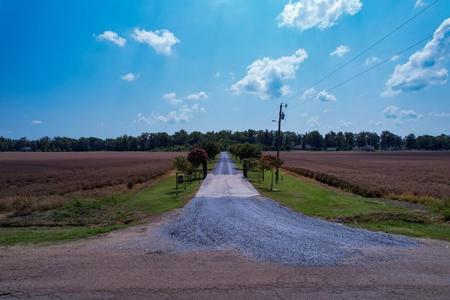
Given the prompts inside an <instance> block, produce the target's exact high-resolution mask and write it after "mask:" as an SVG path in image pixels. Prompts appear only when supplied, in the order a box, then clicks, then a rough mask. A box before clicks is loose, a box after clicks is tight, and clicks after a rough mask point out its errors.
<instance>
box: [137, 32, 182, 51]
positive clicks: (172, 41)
mask: <svg viewBox="0 0 450 300" xmlns="http://www.w3.org/2000/svg"><path fill="white" fill-rule="evenodd" d="M132 37H133V38H134V39H135V40H136V41H138V42H139V43H144V44H147V45H149V46H150V47H152V48H153V49H155V51H156V53H159V54H163V55H170V54H171V53H172V47H173V46H174V45H176V44H177V43H179V42H180V40H179V39H178V38H177V37H176V36H175V35H174V34H173V33H172V32H170V31H169V30H167V29H161V30H155V31H146V30H145V29H140V28H135V29H134V30H133V35H132Z"/></svg>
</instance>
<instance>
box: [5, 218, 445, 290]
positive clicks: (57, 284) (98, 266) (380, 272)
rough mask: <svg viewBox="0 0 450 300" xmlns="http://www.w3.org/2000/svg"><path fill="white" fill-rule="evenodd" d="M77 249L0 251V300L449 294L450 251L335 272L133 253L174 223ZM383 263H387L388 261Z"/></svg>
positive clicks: (227, 257) (201, 255)
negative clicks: (141, 242) (150, 237)
mask: <svg viewBox="0 0 450 300" xmlns="http://www.w3.org/2000/svg"><path fill="white" fill-rule="evenodd" d="M178 213H179V212H178V211H173V212H170V213H168V214H166V215H165V216H163V217H161V218H155V219H153V220H152V222H151V223H149V224H147V225H142V226H136V227H131V228H127V229H124V230H119V231H116V232H111V233H109V234H106V235H103V236H100V237H97V238H92V239H88V240H84V241H79V242H72V243H67V244H63V245H56V246H46V247H33V248H31V247H1V248H0V265H1V266H2V272H0V291H1V292H0V298H2V299H3V298H5V299H8V298H16V297H19V298H33V299H36V298H37V299H39V298H45V299H48V298H59V297H61V298H69V297H70V298H73V299H104V298H109V297H112V298H133V299H139V298H142V299H144V298H145V299H148V298H162V299H165V298H179V299H183V298H200V299H206V298H208V299H210V298H214V299H225V298H246V299H249V298H250V299H255V298H258V299H261V298H262V299H265V298H271V299H272V298H275V297H278V298H282V299H294V298H295V299H299V298H324V299H325V298H326V299H329V298H365V299H379V298H388V297H389V298H399V299H406V298H408V299H423V298H434V299H445V298H448V295H449V294H450V244H449V243H445V242H438V241H431V240H424V241H423V243H424V244H423V246H421V247H416V248H413V249H398V248H395V249H391V250H389V249H367V250H364V251H362V252H361V255H360V256H359V257H358V258H355V259H354V260H350V261H348V262H346V263H344V264H342V265H338V266H325V267H293V266H285V265H280V264H269V263H261V262H256V261H253V260H251V259H249V258H246V257H243V256H241V255H239V254H237V253H233V252H225V251H210V252H185V253H170V252H164V251H163V252H148V251H146V250H145V248H143V247H128V246H127V247H124V245H130V244H133V245H137V243H136V242H137V241H147V239H148V236H149V235H150V234H151V232H152V231H153V230H154V229H155V228H157V227H158V226H160V225H161V222H165V220H166V219H167V218H170V219H171V218H173V217H174V216H176V215H177V214H178ZM386 258H388V259H386Z"/></svg>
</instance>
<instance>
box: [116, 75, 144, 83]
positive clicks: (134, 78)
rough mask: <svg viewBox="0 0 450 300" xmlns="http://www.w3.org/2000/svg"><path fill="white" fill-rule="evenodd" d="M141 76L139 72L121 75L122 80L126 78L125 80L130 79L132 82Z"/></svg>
mask: <svg viewBox="0 0 450 300" xmlns="http://www.w3.org/2000/svg"><path fill="white" fill-rule="evenodd" d="M139 76H140V75H139V74H133V73H127V74H125V75H123V76H120V78H121V79H122V80H125V81H128V82H132V81H135V80H136V79H138V78H139Z"/></svg>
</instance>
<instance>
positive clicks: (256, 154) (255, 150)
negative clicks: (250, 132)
mask: <svg viewBox="0 0 450 300" xmlns="http://www.w3.org/2000/svg"><path fill="white" fill-rule="evenodd" d="M233 151H236V156H237V157H239V159H240V160H241V161H242V160H244V159H248V158H260V157H261V154H262V147H261V145H257V144H249V143H245V144H239V145H238V146H237V147H236V149H233Z"/></svg>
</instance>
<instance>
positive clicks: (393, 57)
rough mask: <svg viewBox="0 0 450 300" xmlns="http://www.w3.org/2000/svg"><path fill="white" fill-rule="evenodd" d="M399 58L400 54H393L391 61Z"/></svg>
mask: <svg viewBox="0 0 450 300" xmlns="http://www.w3.org/2000/svg"><path fill="white" fill-rule="evenodd" d="M400 58H401V56H400V55H394V56H392V57H391V61H397V60H399V59H400Z"/></svg>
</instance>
